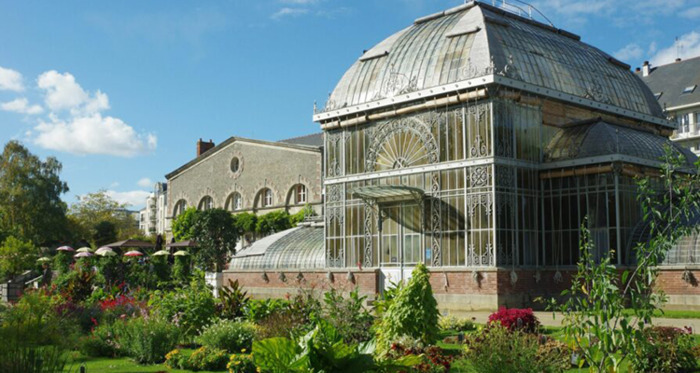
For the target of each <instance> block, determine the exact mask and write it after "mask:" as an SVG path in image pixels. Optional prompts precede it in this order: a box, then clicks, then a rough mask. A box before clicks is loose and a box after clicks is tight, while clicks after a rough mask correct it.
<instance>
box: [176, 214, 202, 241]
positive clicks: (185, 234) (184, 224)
mask: <svg viewBox="0 0 700 373" xmlns="http://www.w3.org/2000/svg"><path fill="white" fill-rule="evenodd" d="M197 214H199V211H198V210H197V209H196V208H194V207H189V208H187V209H185V211H183V212H182V214H180V215H178V216H177V217H176V218H175V220H173V224H172V230H173V237H175V239H176V240H178V241H183V240H190V239H193V238H194V231H193V230H192V229H193V227H194V222H195V220H196V219H197Z"/></svg>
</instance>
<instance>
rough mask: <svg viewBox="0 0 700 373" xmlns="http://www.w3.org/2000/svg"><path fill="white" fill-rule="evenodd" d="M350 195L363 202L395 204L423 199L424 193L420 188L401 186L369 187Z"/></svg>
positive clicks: (354, 190) (356, 190) (359, 189)
mask: <svg viewBox="0 0 700 373" xmlns="http://www.w3.org/2000/svg"><path fill="white" fill-rule="evenodd" d="M352 195H353V196H354V197H357V198H361V199H362V200H363V201H365V202H378V203H387V202H396V201H406V200H415V201H419V200H421V199H423V196H424V195H425V192H423V189H420V188H413V187H409V186H401V185H371V186H365V187H359V188H355V189H353V190H352Z"/></svg>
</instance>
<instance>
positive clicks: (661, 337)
mask: <svg viewBox="0 0 700 373" xmlns="http://www.w3.org/2000/svg"><path fill="white" fill-rule="evenodd" d="M691 334H692V331H691V330H685V329H679V328H674V327H664V326H655V327H651V328H648V329H646V330H644V334H643V336H644V339H643V340H642V343H640V344H639V347H638V349H637V351H635V352H634V353H633V354H632V355H631V356H630V360H631V362H632V366H633V367H634V370H635V371H637V372H654V373H672V372H692V371H695V370H696V368H697V366H698V363H697V360H696V359H697V356H696V355H695V353H694V351H693V346H694V345H695V344H694V342H693V337H692V336H691Z"/></svg>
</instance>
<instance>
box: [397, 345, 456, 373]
mask: <svg viewBox="0 0 700 373" xmlns="http://www.w3.org/2000/svg"><path fill="white" fill-rule="evenodd" d="M421 354H422V355H423V357H424V358H425V359H424V361H423V363H421V364H418V365H415V366H413V367H411V370H409V371H401V372H400V373H408V372H411V373H413V372H421V373H443V372H449V371H450V367H451V366H452V361H453V360H454V359H455V357H454V356H452V355H446V354H445V353H444V351H443V350H442V348H440V347H437V346H430V347H426V348H420V347H403V346H402V345H400V344H398V343H394V344H392V345H391V349H390V351H389V356H390V357H393V358H400V357H403V356H408V355H421Z"/></svg>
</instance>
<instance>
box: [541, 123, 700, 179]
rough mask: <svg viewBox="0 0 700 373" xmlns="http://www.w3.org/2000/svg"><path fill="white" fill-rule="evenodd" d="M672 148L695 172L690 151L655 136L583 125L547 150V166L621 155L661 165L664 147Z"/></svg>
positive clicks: (603, 125)
mask: <svg viewBox="0 0 700 373" xmlns="http://www.w3.org/2000/svg"><path fill="white" fill-rule="evenodd" d="M666 145H668V146H671V148H672V149H674V151H675V152H676V153H677V154H682V155H683V156H684V157H685V161H686V166H687V167H688V168H691V169H692V168H693V163H695V161H696V160H697V157H696V156H695V155H694V154H693V152H691V151H690V150H688V149H686V148H684V147H682V146H680V145H678V144H677V143H675V142H672V141H670V140H669V139H668V138H666V137H663V136H661V135H657V134H654V133H651V132H646V131H642V130H637V129H633V128H629V127H623V126H618V125H613V124H609V123H606V122H603V121H600V120H599V121H597V122H594V123H592V124H588V123H581V124H578V125H573V126H570V127H568V128H563V129H561V130H559V131H558V132H557V133H556V134H555V135H554V137H553V138H552V140H551V141H550V142H549V144H547V146H546V147H545V149H544V161H545V162H557V161H565V160H572V159H581V158H589V157H598V156H605V155H612V154H620V155H626V156H631V157H637V158H641V159H645V160H650V161H659V160H660V159H661V158H662V157H663V156H664V155H665V150H664V146H666Z"/></svg>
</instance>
